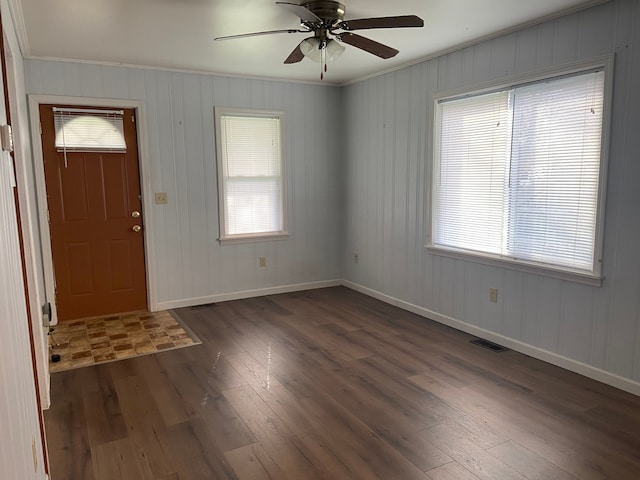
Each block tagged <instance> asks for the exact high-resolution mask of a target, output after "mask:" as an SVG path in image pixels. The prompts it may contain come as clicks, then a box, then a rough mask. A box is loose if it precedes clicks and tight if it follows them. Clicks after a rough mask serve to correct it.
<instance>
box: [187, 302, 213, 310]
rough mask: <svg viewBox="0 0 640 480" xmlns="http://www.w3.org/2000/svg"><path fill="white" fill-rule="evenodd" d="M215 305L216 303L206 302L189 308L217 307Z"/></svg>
mask: <svg viewBox="0 0 640 480" xmlns="http://www.w3.org/2000/svg"><path fill="white" fill-rule="evenodd" d="M215 306H216V304H215V303H205V304H203V305H193V306H192V307H189V310H200V309H201V308H207V307H215Z"/></svg>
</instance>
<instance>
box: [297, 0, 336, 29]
mask: <svg viewBox="0 0 640 480" xmlns="http://www.w3.org/2000/svg"><path fill="white" fill-rule="evenodd" d="M301 6H303V7H305V8H306V9H307V10H309V11H310V12H311V13H313V14H314V15H315V16H317V17H318V18H320V19H322V21H323V26H324V27H325V28H327V27H329V28H330V27H332V26H333V25H335V24H336V23H337V22H339V21H341V20H342V19H343V18H344V12H345V7H344V5H343V4H342V3H340V2H333V1H331V0H316V1H312V2H304V3H302V4H301Z"/></svg>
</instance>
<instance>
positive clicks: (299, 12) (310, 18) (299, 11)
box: [276, 2, 322, 23]
mask: <svg viewBox="0 0 640 480" xmlns="http://www.w3.org/2000/svg"><path fill="white" fill-rule="evenodd" d="M276 5H280V6H281V7H282V8H284V9H285V10H288V11H289V12H291V13H293V14H294V15H295V16H296V17H298V18H300V20H302V21H303V22H311V23H317V22H322V19H321V18H320V17H318V16H317V15H316V14H315V13H313V12H312V11H310V10H309V9H307V8H306V7H303V6H302V5H298V4H297V3H290V2H276Z"/></svg>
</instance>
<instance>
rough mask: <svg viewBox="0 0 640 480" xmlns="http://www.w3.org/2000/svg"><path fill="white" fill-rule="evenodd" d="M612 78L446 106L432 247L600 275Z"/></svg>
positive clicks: (586, 77)
mask: <svg viewBox="0 0 640 480" xmlns="http://www.w3.org/2000/svg"><path fill="white" fill-rule="evenodd" d="M603 99H604V73H603V72H589V73H581V74H578V75H573V76H569V77H563V78H556V79H551V80H547V81H544V82H540V83H536V84H532V85H526V86H519V87H515V88H512V89H509V90H507V91H503V92H497V93H491V94H481V95H477V96H473V97H469V98H462V99H456V100H444V101H441V102H440V105H439V115H438V117H437V118H436V141H437V142H438V145H439V146H438V148H436V152H435V156H434V184H433V211H432V244H433V246H436V247H438V246H440V247H444V248H451V249H457V250H462V251H467V252H470V253H480V254H489V255H496V256H499V257H501V258H506V259H512V260H515V261H524V262H526V263H533V264H538V265H541V266H550V267H553V268H560V269H567V270H571V271H576V272H580V273H590V274H593V273H594V270H595V262H594V255H595V237H596V226H597V220H598V218H597V217H598V215H597V214H598V201H599V199H598V192H599V184H598V182H599V176H600V154H601V135H602V122H603V103H604V102H603Z"/></svg>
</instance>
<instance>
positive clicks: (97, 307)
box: [40, 105, 147, 320]
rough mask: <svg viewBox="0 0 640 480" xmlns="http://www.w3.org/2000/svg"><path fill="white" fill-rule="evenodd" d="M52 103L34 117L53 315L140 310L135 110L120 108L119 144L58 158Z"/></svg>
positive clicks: (143, 299)
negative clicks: (122, 147)
mask: <svg viewBox="0 0 640 480" xmlns="http://www.w3.org/2000/svg"><path fill="white" fill-rule="evenodd" d="M53 107H54V106H53V105H41V106H40V119H41V123H42V149H43V157H44V162H45V179H46V187H47V199H48V208H49V225H50V231H51V247H52V253H53V266H54V270H55V280H56V305H57V310H58V318H59V319H60V320H70V319H77V318H86V317H93V316H98V315H107V314H114V313H123V312H131V311H136V310H144V309H146V308H147V287H146V273H145V256H144V240H143V229H142V228H141V227H142V203H141V197H140V172H139V166H138V144H137V136H136V128H135V111H134V110H132V109H124V115H123V123H124V137H125V140H126V145H127V148H126V152H115V153H113V152H111V153H110V152H95V151H85V152H79V151H67V152H66V158H65V153H63V152H60V151H58V149H56V147H55V135H56V132H55V126H54V113H53ZM83 108H84V107H83ZM92 108H93V107H92ZM138 227H140V228H138Z"/></svg>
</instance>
